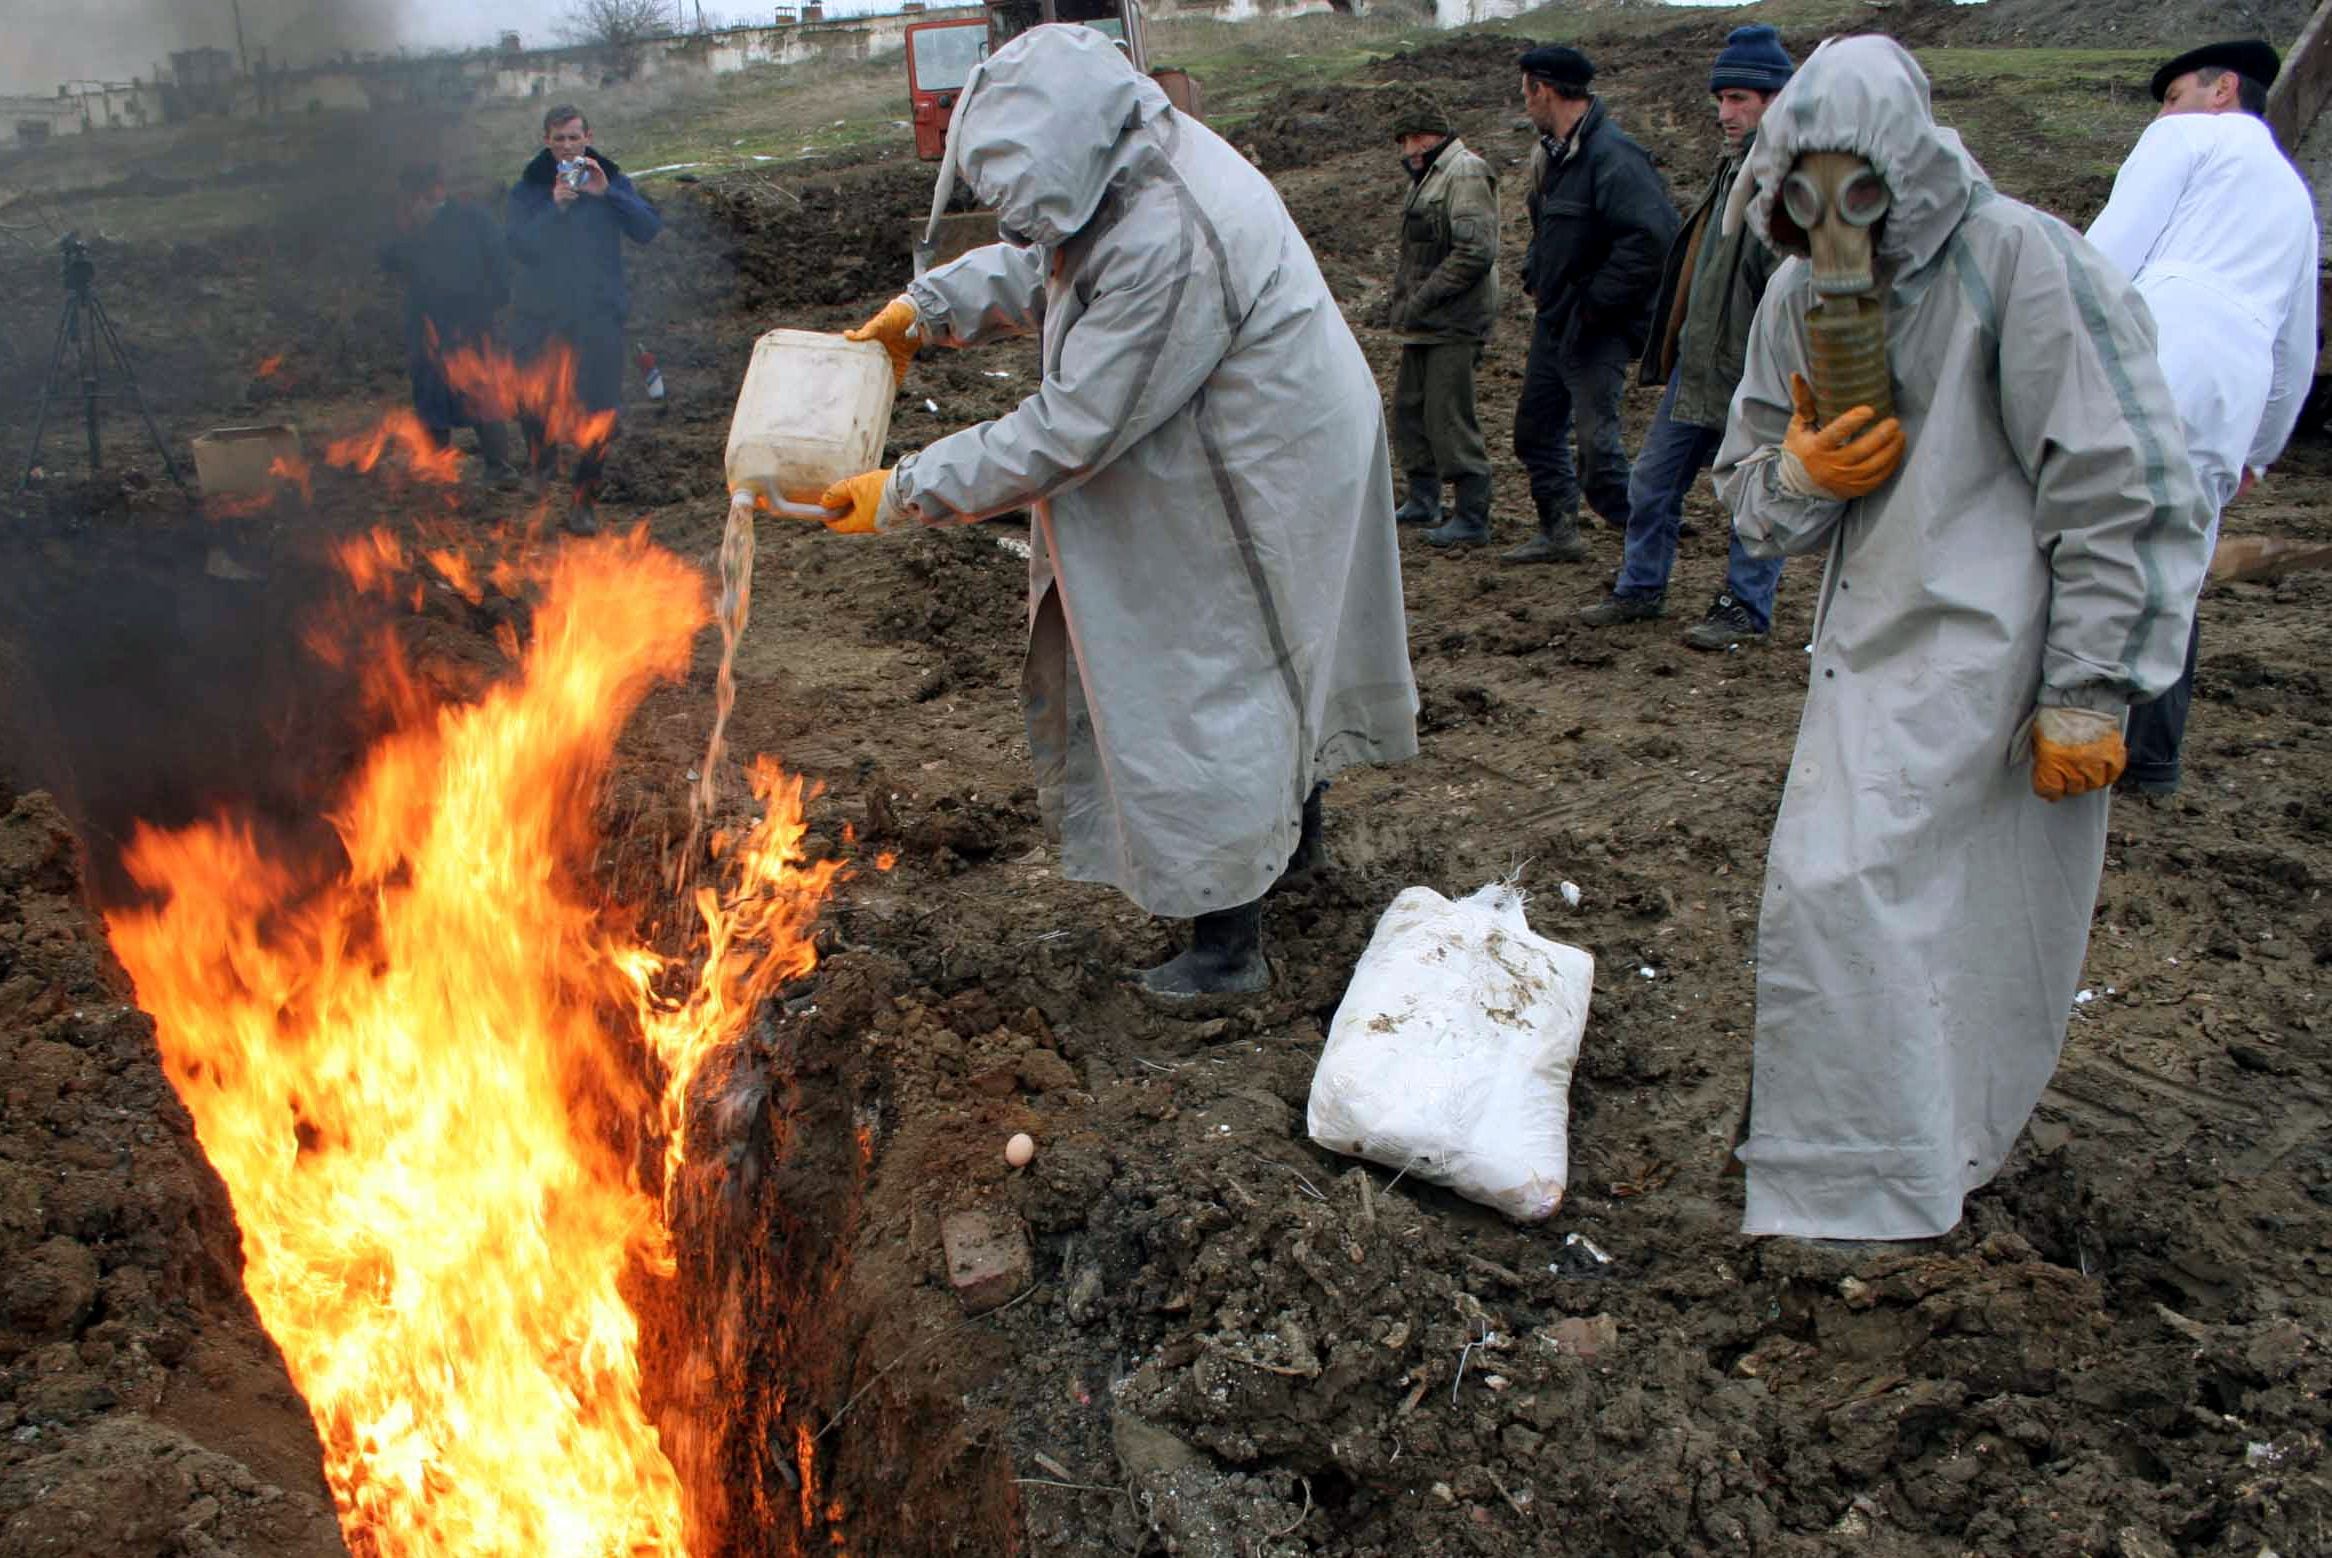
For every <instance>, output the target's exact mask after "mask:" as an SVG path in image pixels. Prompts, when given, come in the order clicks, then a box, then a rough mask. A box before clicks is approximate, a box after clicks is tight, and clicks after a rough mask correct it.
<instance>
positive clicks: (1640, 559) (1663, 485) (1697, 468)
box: [1612, 374, 1781, 630]
mask: <svg viewBox="0 0 2332 1558" xmlns="http://www.w3.org/2000/svg"><path fill="white" fill-rule="evenodd" d="M1676 382H1677V376H1676V375H1675V374H1670V375H1669V376H1668V388H1667V389H1666V390H1664V391H1662V392H1661V395H1660V409H1659V410H1658V411H1656V412H1654V413H1653V414H1652V426H1651V429H1650V431H1648V432H1646V433H1645V434H1644V447H1643V448H1642V449H1640V450H1638V451H1637V452H1636V465H1635V469H1634V470H1633V471H1631V472H1630V473H1629V474H1628V534H1627V543H1626V557H1625V560H1624V561H1623V562H1622V563H1621V565H1620V570H1619V583H1618V584H1616V585H1614V586H1613V587H1612V593H1613V594H1614V595H1620V596H1629V597H1637V598H1643V599H1650V600H1658V599H1659V598H1660V597H1662V596H1663V595H1666V594H1667V593H1668V576H1669V574H1670V572H1671V571H1673V570H1674V568H1675V567H1676V529H1677V526H1678V525H1680V524H1681V523H1682V522H1683V520H1684V497H1685V494H1686V493H1688V492H1690V491H1691V490H1692V484H1693V483H1694V482H1695V481H1697V480H1699V479H1700V473H1701V472H1703V471H1705V470H1707V469H1708V468H1709V466H1710V465H1712V464H1714V463H1715V461H1716V458H1717V446H1718V445H1719V444H1722V443H1723V442H1724V441H1725V430H1724V429H1723V428H1721V427H1693V426H1691V425H1690V424H1688V423H1684V422H1678V421H1676V420H1675V411H1676ZM1725 533H1726V535H1727V536H1729V537H1731V540H1732V549H1731V552H1730V553H1729V555H1728V556H1727V558H1726V561H1725V593H1726V594H1727V595H1730V596H1731V597H1732V598H1733V599H1734V600H1736V601H1738V602H1739V603H1740V605H1741V607H1742V609H1743V610H1745V611H1747V612H1748V613H1749V615H1750V616H1752V617H1754V618H1756V620H1757V626H1758V627H1759V628H1760V629H1766V630H1769V629H1771V628H1772V626H1773V597H1774V592H1775V591H1776V590H1777V589H1778V588H1779V587H1780V585H1781V559H1780V558H1778V557H1774V558H1764V557H1751V556H1750V555H1749V554H1748V552H1746V551H1745V550H1743V549H1742V546H1741V538H1740V537H1739V536H1737V535H1734V534H1733V527H1732V524H1731V523H1730V522H1729V521H1728V522H1727V523H1726V525H1725Z"/></svg>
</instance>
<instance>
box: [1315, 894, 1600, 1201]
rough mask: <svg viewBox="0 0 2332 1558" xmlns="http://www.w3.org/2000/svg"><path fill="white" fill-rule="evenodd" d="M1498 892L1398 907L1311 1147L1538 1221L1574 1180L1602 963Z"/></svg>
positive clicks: (1322, 1084) (1360, 971)
mask: <svg viewBox="0 0 2332 1558" xmlns="http://www.w3.org/2000/svg"><path fill="white" fill-rule="evenodd" d="M1522 903H1523V895H1522V893H1521V891H1520V890H1519V889H1517V888H1514V887H1511V886H1508V885H1505V884H1502V883H1497V882H1493V883H1491V884H1490V885H1489V886H1487V887H1485V888H1483V889H1482V890H1481V891H1479V892H1477V893H1475V894H1473V895H1472V896H1471V897H1467V898H1461V899H1459V900H1457V901H1456V902H1454V903H1453V902H1451V901H1450V900H1449V899H1447V898H1444V897H1442V896H1441V894H1439V893H1437V892H1435V891H1433V889H1431V888H1429V887H1412V888H1410V889H1408V890H1407V891H1405V892H1403V893H1402V894H1401V895H1400V896H1399V897H1398V898H1395V899H1394V900H1393V906H1392V907H1391V908H1389V909H1387V910H1386V911H1385V914H1384V918H1383V919H1381V920H1379V921H1377V928H1376V934H1375V935H1373V936H1371V937H1370V938H1369V943H1368V949H1367V950H1366V951H1364V952H1363V953H1361V955H1360V965H1359V967H1357V968H1355V969H1354V970H1353V973H1352V984H1351V987H1350V988H1349V989H1347V990H1346V991H1345V992H1344V1001H1343V1004H1342V1005H1340V1006H1338V1007H1337V1008H1336V1021H1335V1022H1334V1023H1333V1024H1332V1025H1331V1026H1330V1027H1329V1030H1328V1047H1327V1048H1326V1049H1325V1050H1324V1051H1323V1052H1322V1053H1321V1055H1320V1065H1319V1068H1318V1069H1317V1070H1316V1071H1314V1072H1313V1073H1312V1098H1311V1106H1310V1108H1309V1110H1308V1111H1307V1116H1306V1123H1307V1124H1308V1126H1309V1127H1310V1130H1311V1133H1312V1140H1313V1141H1315V1142H1317V1143H1319V1144H1320V1145H1321V1146H1323V1147H1325V1148H1327V1149H1328V1150H1329V1151H1331V1152H1342V1153H1349V1154H1351V1155H1352V1156H1354V1157H1360V1158H1366V1159H1368V1160H1369V1161H1370V1162H1372V1163H1381V1164H1383V1165H1384V1166H1385V1167H1387V1168H1390V1169H1397V1170H1405V1171H1407V1172H1408V1173H1411V1174H1414V1175H1416V1176H1417V1177H1418V1178H1420V1179H1427V1180H1431V1181H1432V1182H1433V1183H1435V1184H1437V1185H1447V1186H1448V1187H1449V1188H1450V1189H1452V1190H1454V1191H1456V1192H1457V1193H1458V1194H1459V1195H1462V1196H1464V1197H1466V1198H1467V1199H1468V1200H1471V1201H1479V1202H1481V1203H1482V1204H1483V1205H1485V1206H1492V1207H1496V1208H1497V1209H1498V1210H1499V1211H1501V1212H1504V1213H1505V1214H1506V1215H1507V1216H1509V1217H1513V1218H1518V1219H1520V1220H1522V1221H1524V1222H1535V1221H1537V1220H1538V1219H1540V1218H1543V1217H1548V1216H1552V1215H1553V1213H1554V1211H1555V1208H1557V1207H1558V1206H1560V1205H1562V1204H1563V1187H1564V1185H1565V1184H1566V1183H1567V1182H1568V1181H1569V1178H1570V1135H1571V1131H1570V1118H1571V1068H1572V1066H1573V1065H1574V1064H1575V1063H1576V1062H1577V1060H1578V1058H1579V1037H1580V1035H1581V1034H1582V1033H1583V1032H1584V1031H1585V1030H1586V1027H1587V1002H1588V997H1589V996H1590V994H1591V993H1592V992H1593V990H1594V987H1595V959H1594V958H1593V957H1591V956H1589V955H1588V954H1587V953H1585V952H1583V951H1581V950H1580V949H1579V948H1577V947H1570V946H1565V945H1563V944H1562V943H1560V942H1555V941H1549V940H1547V939H1546V938H1545V937H1544V936H1540V935H1538V934H1536V933H1535V932H1533V931H1532V930H1531V928H1530V924H1529V922H1528V921H1526V920H1525V919H1524V918H1523V916H1522Z"/></svg>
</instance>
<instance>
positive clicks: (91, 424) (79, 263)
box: [16, 233, 186, 493]
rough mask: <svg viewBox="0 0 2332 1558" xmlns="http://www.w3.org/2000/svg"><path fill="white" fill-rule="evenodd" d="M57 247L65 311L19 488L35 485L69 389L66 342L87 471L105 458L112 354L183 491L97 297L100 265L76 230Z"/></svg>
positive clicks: (149, 432)
mask: <svg viewBox="0 0 2332 1558" xmlns="http://www.w3.org/2000/svg"><path fill="white" fill-rule="evenodd" d="M58 248H59V250H60V252H61V254H62V256H63V261H64V278H65V311H64V313H63V315H62V316H60V317H59V318H58V320H57V343H56V345H55V346H54V347H52V348H51V349H50V351H49V371H48V375H47V376H46V377H45V378H43V379H42V380H41V387H40V407H39V409H38V410H37V411H35V412H34V413H33V419H32V450H31V452H30V453H29V454H27V455H26V456H25V460H24V475H23V476H22V477H21V478H20V479H19V480H18V481H17V483H16V490H17V492H19V493H22V492H24V491H25V490H27V489H28V488H30V487H31V486H32V473H33V472H34V471H35V470H37V469H39V468H40V446H41V440H42V438H44V437H45V436H47V433H48V427H49V406H50V404H51V402H53V401H55V400H58V399H60V398H62V397H63V396H64V395H65V394H66V393H68V391H67V388H66V377H65V348H66V347H68V346H70V347H71V348H72V349H73V360H74V366H75V367H76V368H77V369H79V374H78V377H79V378H80V381H81V420H82V424H83V425H84V426H85V427H86V428H87V429H88V432H89V474H90V475H92V476H94V475H96V474H97V469H98V467H99V466H100V465H101V464H103V463H104V458H105V452H104V447H103V445H102V443H101V441H100V439H99V436H98V420H97V410H98V403H99V402H100V401H105V400H111V399H113V396H112V395H111V394H109V393H108V392H106V391H104V390H102V389H100V388H98V374H99V371H100V369H101V368H102V367H103V365H104V357H105V356H111V358H112V359H113V366H114V370H115V372H116V373H118V374H119V375H120V377H121V381H122V383H124V384H126V385H127V386H129V394H130V399H131V401H132V402H133V403H135V404H136V406H137V408H138V416H139V417H140V418H141V419H142V420H143V421H144V422H145V424H146V436H147V437H148V438H150V439H152V440H153V442H154V452H155V453H156V454H158V455H160V456H161V457H162V469H164V470H166V471H168V472H169V473H170V479H171V480H172V481H174V482H176V483H177V484H178V486H179V488H180V490H182V491H183V490H185V488H186V477H185V476H184V475H183V474H181V473H180V471H179V469H178V462H177V461H176V460H173V459H172V458H170V446H169V444H168V443H167V442H165V441H164V440H163V437H162V430H161V429H160V428H158V427H156V426H155V425H154V414H153V412H151V411H149V410H147V409H146V396H145V392H144V391H143V390H141V389H139V388H138V376H137V373H136V372H135V371H134V370H133V369H132V368H131V367H130V357H129V353H128V352H127V351H126V350H124V349H123V347H122V344H121V336H120V335H119V334H118V333H117V332H116V331H115V330H114V328H113V320H112V319H111V318H110V317H108V316H107V314H106V312H105V305H104V304H103V303H101V302H99V301H98V298H97V290H96V281H97V265H96V262H95V261H93V260H91V259H90V257H89V247H88V245H86V244H84V243H83V242H82V241H81V237H80V235H79V234H78V233H67V234H66V235H65V237H64V240H63V242H62V243H60V244H59V245H58ZM101 353H102V354H103V355H101Z"/></svg>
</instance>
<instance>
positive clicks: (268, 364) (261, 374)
mask: <svg viewBox="0 0 2332 1558" xmlns="http://www.w3.org/2000/svg"><path fill="white" fill-rule="evenodd" d="M282 371H283V353H281V352H277V353H276V354H275V355H274V356H272V357H262V358H260V359H259V368H258V371H257V372H255V373H253V374H252V375H251V376H252V377H253V378H255V379H272V378H274V377H275V376H276V375H277V374H278V373H281V372H282Z"/></svg>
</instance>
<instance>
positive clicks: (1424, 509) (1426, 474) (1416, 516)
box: [1393, 471, 1441, 525]
mask: <svg viewBox="0 0 2332 1558" xmlns="http://www.w3.org/2000/svg"><path fill="white" fill-rule="evenodd" d="M1393 523H1394V524H1396V525H1438V524H1440V523H1441V477H1440V475H1439V474H1438V473H1436V472H1433V471H1411V472H1410V473H1409V497H1408V499H1407V501H1405V502H1404V503H1402V505H1401V506H1400V507H1399V508H1397V509H1395V510H1393Z"/></svg>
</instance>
